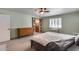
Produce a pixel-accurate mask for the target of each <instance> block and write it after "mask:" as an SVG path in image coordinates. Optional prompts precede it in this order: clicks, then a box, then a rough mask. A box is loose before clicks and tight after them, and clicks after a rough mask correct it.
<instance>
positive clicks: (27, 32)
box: [17, 28, 33, 37]
mask: <svg viewBox="0 0 79 59" xmlns="http://www.w3.org/2000/svg"><path fill="white" fill-rule="evenodd" d="M17 33H18V37H24V36H29V35H32V34H33V29H32V28H18V29H17Z"/></svg>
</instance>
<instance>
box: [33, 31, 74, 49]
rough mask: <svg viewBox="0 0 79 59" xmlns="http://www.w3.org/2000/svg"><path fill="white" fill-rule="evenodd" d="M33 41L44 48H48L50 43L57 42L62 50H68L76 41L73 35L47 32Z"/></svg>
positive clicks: (35, 36)
mask: <svg viewBox="0 0 79 59" xmlns="http://www.w3.org/2000/svg"><path fill="white" fill-rule="evenodd" d="M32 40H34V41H36V42H38V43H40V44H41V45H43V46H46V45H47V44H48V43H49V42H56V43H57V44H58V45H59V46H60V47H61V48H62V49H65V48H67V47H68V46H69V45H70V44H72V43H73V42H74V41H75V39H74V36H73V35H68V34H61V33H55V32H46V33H42V34H38V35H34V36H33V39H32Z"/></svg>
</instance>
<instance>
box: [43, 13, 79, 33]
mask: <svg viewBox="0 0 79 59" xmlns="http://www.w3.org/2000/svg"><path fill="white" fill-rule="evenodd" d="M55 17H61V18H62V25H63V26H62V29H61V32H62V33H67V34H73V33H79V12H73V13H68V14H63V15H57V16H51V17H45V18H43V20H42V31H43V32H46V31H49V30H50V29H49V19H50V18H55Z"/></svg>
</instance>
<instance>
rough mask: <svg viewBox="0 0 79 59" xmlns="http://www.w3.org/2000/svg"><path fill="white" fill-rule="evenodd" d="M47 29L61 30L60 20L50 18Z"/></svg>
mask: <svg viewBox="0 0 79 59" xmlns="http://www.w3.org/2000/svg"><path fill="white" fill-rule="evenodd" d="M49 28H62V18H51V19H50V20H49Z"/></svg>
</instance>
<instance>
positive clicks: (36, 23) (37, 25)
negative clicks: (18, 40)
mask: <svg viewBox="0 0 79 59" xmlns="http://www.w3.org/2000/svg"><path fill="white" fill-rule="evenodd" d="M32 23H33V24H32V26H33V32H34V33H41V32H42V21H41V19H40V18H33V20H32Z"/></svg>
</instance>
